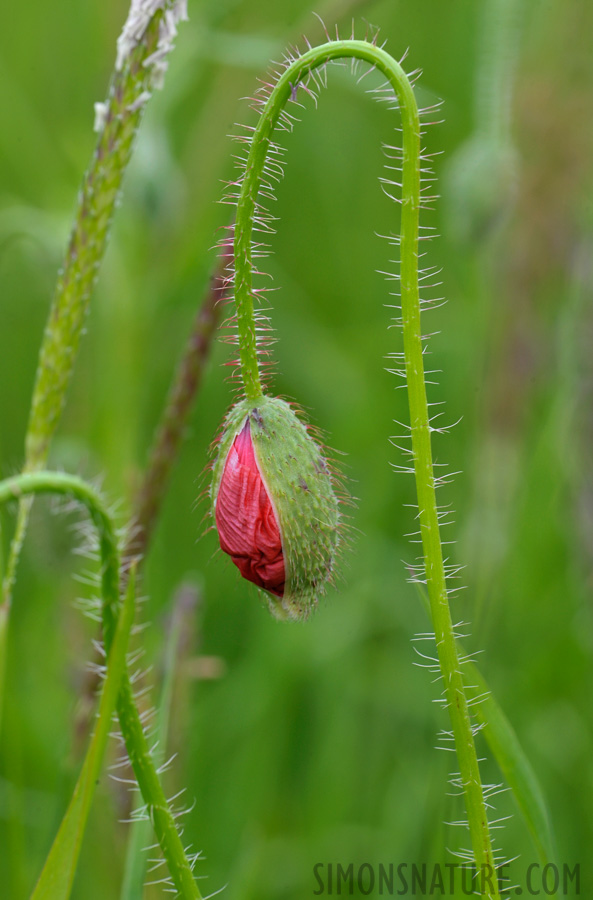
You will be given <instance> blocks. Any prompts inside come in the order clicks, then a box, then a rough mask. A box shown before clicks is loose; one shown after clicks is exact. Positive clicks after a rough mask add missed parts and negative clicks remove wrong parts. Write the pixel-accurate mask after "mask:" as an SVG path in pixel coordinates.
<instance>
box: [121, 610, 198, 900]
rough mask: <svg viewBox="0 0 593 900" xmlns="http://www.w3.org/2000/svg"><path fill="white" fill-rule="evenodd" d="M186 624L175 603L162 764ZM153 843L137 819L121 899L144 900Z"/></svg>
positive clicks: (162, 704)
mask: <svg viewBox="0 0 593 900" xmlns="http://www.w3.org/2000/svg"><path fill="white" fill-rule="evenodd" d="M185 624H186V622H185V621H184V616H183V612H182V611H181V610H179V609H178V607H177V606H174V607H173V612H172V621H171V625H170V628H169V634H168V636H167V642H166V644H165V653H164V660H163V683H162V688H161V695H160V699H159V705H158V718H157V727H156V738H157V740H158V749H157V750H156V751H155V761H156V762H157V764H158V765H159V766H161V765H162V764H163V763H164V762H165V754H166V748H167V741H168V738H169V720H170V716H171V706H172V703H173V688H174V684H175V677H176V674H177V667H178V663H179V656H180V652H179V651H180V642H181V638H182V635H183V627H184V625H185ZM150 843H151V827H150V822H148V821H147V820H146V819H139V820H138V821H136V822H134V824H133V825H132V828H131V830H130V836H129V840H128V850H127V854H126V863H125V867H124V877H123V881H122V888H121V894H120V900H142V895H143V893H144V881H145V877H146V858H147V851H146V848H147V847H148V846H149V844H150Z"/></svg>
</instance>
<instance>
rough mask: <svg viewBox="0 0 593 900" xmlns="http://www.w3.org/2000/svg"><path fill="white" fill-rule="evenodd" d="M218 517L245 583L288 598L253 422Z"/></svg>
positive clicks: (232, 462) (243, 435) (233, 459)
mask: <svg viewBox="0 0 593 900" xmlns="http://www.w3.org/2000/svg"><path fill="white" fill-rule="evenodd" d="M215 517H216V527H217V529H218V537H219V539H220V546H221V548H222V550H224V552H225V553H228V554H229V556H230V557H231V559H232V560H233V562H234V564H235V565H236V566H237V568H238V569H239V571H240V572H241V575H242V576H243V578H246V579H247V580H248V581H252V582H253V583H254V584H257V586H258V587H262V588H264V589H265V590H266V591H269V592H270V593H271V594H276V596H278V597H282V596H283V595H284V582H285V577H286V576H285V569H284V555H283V553H282V540H281V538H280V529H279V528H278V523H277V521H276V515H275V513H274V508H273V506H272V503H271V501H270V498H269V496H268V492H267V491H266V488H265V486H264V483H263V481H262V477H261V475H260V471H259V469H258V466H257V461H256V459H255V453H254V450H253V442H252V440H251V429H250V427H249V421H247V422H246V423H245V425H244V427H243V430H242V431H241V432H240V433H239V434H238V435H237V437H236V438H235V440H234V442H233V446H232V447H231V449H230V450H229V455H228V456H227V460H226V463H225V466H224V472H223V474H222V479H221V482H220V487H219V489H218V496H217V497H216V512H215Z"/></svg>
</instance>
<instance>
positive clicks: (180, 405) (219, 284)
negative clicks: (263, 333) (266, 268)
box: [124, 257, 225, 556]
mask: <svg viewBox="0 0 593 900" xmlns="http://www.w3.org/2000/svg"><path fill="white" fill-rule="evenodd" d="M224 265H225V260H224V257H221V258H220V260H219V262H218V264H217V267H216V269H215V271H214V272H213V274H212V276H211V278H210V285H209V288H208V291H207V293H206V295H205V297H204V300H203V302H202V305H201V306H200V308H199V310H198V312H197V314H196V317H195V320H194V324H193V328H192V331H191V334H190V336H189V339H188V341H187V344H186V346H185V351H184V353H183V356H182V357H181V360H180V362H179V366H178V367H177V371H176V373H175V377H174V379H173V381H172V383H171V387H170V390H169V395H168V397H167V402H166V404H165V408H164V411H163V414H162V417H161V421H160V423H159V425H158V428H157V431H156V435H155V440H154V444H153V447H152V451H151V454H150V458H149V462H148V466H147V468H146V472H145V474H144V477H143V479H142V484H141V487H140V491H139V492H138V495H137V499H136V509H135V513H134V516H133V520H132V530H131V533H130V537H129V539H128V542H127V545H126V548H125V551H124V552H125V553H126V555H130V556H144V554H145V552H146V548H147V546H148V543H149V541H150V538H151V535H152V531H153V528H154V526H155V523H156V520H157V517H158V514H159V512H160V509H161V505H162V502H163V497H164V494H165V490H166V487H167V482H168V480H169V475H170V473H171V469H172V468H173V465H174V463H175V460H176V459H177V453H178V450H179V445H180V443H181V441H182V439H183V432H184V430H185V427H186V425H187V420H188V416H189V413H190V411H191V408H192V403H193V400H194V397H195V395H196V393H197V391H198V390H199V389H200V385H201V383H202V378H203V376H204V370H205V368H206V364H207V362H208V357H209V355H210V347H211V345H212V338H213V336H214V333H215V331H216V328H217V326H218V322H219V309H220V307H219V301H220V300H221V299H222V296H223V294H224V285H225V278H224Z"/></svg>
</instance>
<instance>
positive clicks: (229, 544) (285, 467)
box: [211, 396, 339, 619]
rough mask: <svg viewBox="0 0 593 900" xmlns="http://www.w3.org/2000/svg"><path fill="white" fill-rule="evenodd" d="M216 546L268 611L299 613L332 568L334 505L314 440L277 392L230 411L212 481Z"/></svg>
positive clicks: (305, 609)
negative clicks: (264, 601) (253, 587)
mask: <svg viewBox="0 0 593 900" xmlns="http://www.w3.org/2000/svg"><path fill="white" fill-rule="evenodd" d="M211 497H212V506H213V514H214V520H215V522H216V528H217V530H218V536H219V540H220V546H221V548H222V550H223V551H224V552H225V553H228V554H229V556H230V557H231V559H232V561H233V562H234V564H235V565H236V566H237V568H238V569H239V571H240V572H241V575H243V577H244V578H246V579H247V580H248V581H252V582H253V583H254V584H256V585H257V586H258V587H260V588H263V589H264V591H266V598H267V600H268V605H269V607H270V609H271V611H272V612H273V613H274V614H275V615H276V616H277V617H278V618H282V619H304V618H307V616H308V615H309V613H310V612H311V610H312V609H313V608H314V607H315V605H316V603H317V599H318V597H319V595H320V594H321V593H323V591H324V589H325V586H326V584H327V582H328V580H329V578H330V576H331V574H332V571H333V568H334V561H335V555H336V550H337V547H338V543H339V531H338V524H339V510H338V501H337V498H336V495H335V493H334V487H333V482H332V477H331V475H330V472H329V469H328V466H327V463H326V460H325V459H324V456H323V453H322V450H321V448H320V447H319V445H318V444H317V443H316V442H315V441H314V440H313V438H312V437H311V436H310V434H309V433H308V432H307V429H306V428H305V426H304V425H303V423H302V422H301V421H300V420H299V419H298V418H297V416H296V414H295V413H294V411H293V410H292V409H291V408H290V406H289V405H288V404H287V403H285V402H284V401H283V400H279V399H276V398H272V397H266V396H262V397H261V398H260V399H259V400H258V401H257V404H256V405H254V404H253V402H251V401H247V400H243V401H241V402H240V403H238V404H237V405H236V406H234V407H233V408H232V410H231V411H230V413H229V414H228V416H227V418H226V420H225V423H224V427H223V432H222V435H221V438H220V444H219V447H218V455H217V458H216V462H215V464H214V477H213V481H212V491H211Z"/></svg>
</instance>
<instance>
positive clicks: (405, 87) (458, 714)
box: [234, 40, 499, 898]
mask: <svg viewBox="0 0 593 900" xmlns="http://www.w3.org/2000/svg"><path fill="white" fill-rule="evenodd" d="M343 58H354V59H360V60H364V61H366V62H367V63H369V64H370V65H372V66H374V67H375V68H376V69H378V70H379V71H380V72H381V73H382V74H383V75H384V76H385V77H386V78H387V80H388V81H389V83H390V84H391V86H392V87H393V90H394V92H395V95H396V96H397V99H398V103H399V108H400V113H401V120H402V131H403V152H402V169H403V183H402V206H401V226H400V228H401V234H400V246H401V304H402V324H403V340H404V355H405V367H406V378H407V386H408V402H409V409H410V426H411V437H412V448H413V454H414V471H415V479H416V490H417V497H418V508H419V520H420V531H421V536H422V546H423V553H424V564H425V573H426V583H427V588H428V594H429V599H430V609H431V617H432V623H433V627H434V631H435V638H436V644H437V650H438V658H439V664H440V670H441V674H442V678H443V690H444V695H445V698H446V701H447V706H448V709H449V715H450V718H451V725H452V730H453V735H454V740H455V748H456V752H457V759H458V765H459V770H460V777H461V783H462V785H463V790H464V796H465V804H466V809H467V816H468V823H469V830H470V835H471V842H472V851H473V856H474V859H475V863H476V866H477V867H478V869H479V870H480V871H481V872H484V873H487V874H490V875H492V876H494V872H495V865H494V858H493V853H492V844H491V839H490V832H489V827H488V819H487V815H486V806H485V802H484V796H483V790H482V784H481V780H480V771H479V766H478V759H477V754H476V748H475V743H474V737H473V732H472V727H471V721H470V716H469V710H468V704H467V699H466V694H465V690H464V685H463V679H462V675H461V668H460V663H459V657H458V653H457V648H456V644H455V635H454V631H453V624H452V619H451V613H450V609H449V600H448V594H447V587H446V580H445V568H444V562H443V552H442V545H441V537H440V531H439V523H438V514H437V505H436V495H435V478H434V471H433V462H432V450H431V426H430V421H429V414H428V403H427V399H426V385H425V378H424V364H423V356H422V332H421V329H420V298H419V286H418V282H419V274H418V231H419V210H420V152H421V150H420V124H419V113H418V108H417V105H416V100H415V97H414V93H413V90H412V87H411V84H410V82H409V80H408V78H407V76H406V74H405V72H404V71H403V69H402V68H401V66H400V65H399V64H398V63H397V62H396V61H395V60H394V59H393V58H392V57H391V56H389V54H387V53H386V52H385V51H384V50H382V49H380V48H378V47H376V46H375V45H374V44H370V43H368V42H366V41H355V40H345V41H332V42H329V43H326V44H323V45H321V46H319V47H315V48H313V49H311V50H309V51H308V52H306V53H304V54H303V55H302V56H301V57H299V58H297V59H296V60H294V61H292V62H291V63H290V64H289V65H288V66H287V68H286V69H285V71H284V72H283V73H282V75H281V76H280V77H279V79H278V81H277V83H276V85H275V86H274V87H273V89H272V91H271V93H270V96H269V99H268V101H267V103H266V105H265V107H264V109H263V111H262V114H261V118H260V120H259V122H258V124H257V127H256V128H255V131H254V134H253V139H252V142H251V147H250V151H249V155H248V158H247V164H246V169H245V174H244V177H243V181H242V184H241V192H240V195H239V199H238V203H237V215H236V222H235V245H234V246H235V303H236V312H237V322H238V333H239V347H240V362H241V372H242V378H243V384H244V388H245V393H246V396H247V398H248V399H250V400H253V401H257V399H258V397H259V396H260V395H261V393H262V388H261V381H260V377H259V369H258V358H257V340H256V325H255V315H254V309H253V264H252V237H253V228H254V218H255V217H256V216H257V212H258V206H257V199H258V194H259V191H260V186H261V182H262V177H263V172H264V166H265V163H266V158H267V155H268V152H269V150H270V144H271V138H272V134H273V132H274V128H275V127H276V124H277V123H278V120H279V118H280V116H281V114H282V112H283V110H284V107H285V106H286V104H287V103H288V101H289V100H290V99H291V98H292V97H293V96H294V95H295V93H296V90H297V88H298V85H299V83H300V82H301V81H304V80H306V78H307V76H308V75H309V73H310V72H311V71H312V70H314V69H316V68H318V67H320V66H324V65H325V64H326V63H327V62H329V61H330V60H334V59H343ZM484 880H485V881H486V879H484ZM488 881H489V879H488ZM479 889H480V892H481V894H482V896H485V897H489V898H498V896H499V894H498V888H497V886H496V880H495V879H493V881H492V887H489V886H488V883H487V882H486V884H485V885H484V886H482V885H479Z"/></svg>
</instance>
